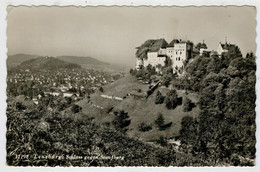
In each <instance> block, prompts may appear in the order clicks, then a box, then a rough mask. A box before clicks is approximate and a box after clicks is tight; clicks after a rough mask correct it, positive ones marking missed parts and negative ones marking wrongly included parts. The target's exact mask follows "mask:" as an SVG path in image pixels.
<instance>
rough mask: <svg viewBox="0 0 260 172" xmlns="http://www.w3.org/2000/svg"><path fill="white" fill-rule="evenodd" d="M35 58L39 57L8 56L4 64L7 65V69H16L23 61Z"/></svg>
mask: <svg viewBox="0 0 260 172" xmlns="http://www.w3.org/2000/svg"><path fill="white" fill-rule="evenodd" d="M37 57H39V56H38V55H30V54H15V55H8V57H7V61H6V63H7V66H8V67H16V66H18V65H20V64H21V63H22V62H24V61H27V60H31V59H35V58H37Z"/></svg>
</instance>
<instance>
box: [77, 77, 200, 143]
mask: <svg viewBox="0 0 260 172" xmlns="http://www.w3.org/2000/svg"><path fill="white" fill-rule="evenodd" d="M139 88H140V89H142V91H145V90H146V89H147V88H148V85H144V84H142V83H141V82H140V81H138V80H136V79H135V78H134V77H132V76H129V75H128V76H126V77H124V78H122V79H120V80H118V81H115V82H114V83H112V84H110V85H107V86H105V87H104V93H102V94H106V95H114V96H118V97H123V96H125V95H126V94H127V93H129V92H131V91H133V90H137V89H139ZM157 90H160V91H161V92H162V94H163V95H166V93H167V92H168V89H167V88H158V89H157ZM157 90H156V91H155V92H154V93H153V94H152V95H151V96H150V97H149V98H148V99H140V98H134V97H132V96H129V97H127V98H126V99H124V100H123V101H118V100H111V99H106V98H102V97H100V94H101V93H99V92H97V93H95V94H93V95H92V97H91V101H92V102H93V104H95V105H99V106H102V107H104V108H105V107H109V106H113V107H114V110H124V111H126V112H128V115H129V117H130V119H131V124H130V125H129V126H128V132H127V134H128V135H129V136H131V137H137V138H140V139H141V140H145V141H152V140H156V139H158V138H159V137H160V136H161V135H163V136H164V137H167V138H171V137H174V136H177V135H178V133H179V129H180V122H181V119H182V118H183V117H184V116H185V115H191V116H196V115H198V114H199V111H200V110H199V108H198V107H195V108H193V110H192V111H191V112H183V110H182V105H180V106H177V107H176V108H175V109H174V110H168V109H167V108H166V107H165V104H160V105H156V104H155V103H154V101H155V96H156V92H157ZM177 92H178V96H179V97H183V98H184V97H185V96H188V97H189V98H190V99H191V100H192V101H193V102H197V100H198V95H196V94H194V93H191V94H188V95H185V94H184V92H183V91H177ZM86 102H87V100H82V101H81V102H79V105H81V106H82V107H83V113H84V114H86V115H87V116H92V117H95V121H96V122H97V123H104V122H107V121H112V120H113V117H114V115H113V114H107V113H106V112H105V110H100V109H98V108H96V107H93V106H91V105H90V104H87V103H86ZM159 113H162V114H163V115H164V118H165V123H168V122H172V123H173V124H172V126H171V127H170V128H168V129H166V130H164V131H159V130H158V129H157V127H156V126H155V124H154V120H155V119H156V118H157V115H158V114H159ZM141 122H145V123H147V124H151V125H152V128H153V129H152V130H150V131H148V132H139V131H138V125H139V124H140V123H141Z"/></svg>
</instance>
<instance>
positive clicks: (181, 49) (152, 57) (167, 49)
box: [136, 39, 236, 74]
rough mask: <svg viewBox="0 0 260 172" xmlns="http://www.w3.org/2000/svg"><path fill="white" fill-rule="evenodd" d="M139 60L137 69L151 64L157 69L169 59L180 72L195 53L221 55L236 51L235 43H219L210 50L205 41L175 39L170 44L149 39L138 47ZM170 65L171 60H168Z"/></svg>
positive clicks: (160, 40)
mask: <svg viewBox="0 0 260 172" xmlns="http://www.w3.org/2000/svg"><path fill="white" fill-rule="evenodd" d="M136 49H137V52H136V56H137V60H136V70H139V69H141V68H143V67H144V68H145V67H147V66H148V65H149V64H150V65H151V66H153V67H155V68H156V70H157V71H159V70H160V67H162V66H165V65H166V63H167V61H169V59H170V61H171V63H170V64H171V66H172V69H173V72H174V73H177V74H180V73H181V71H183V69H184V63H185V62H188V60H189V59H191V58H192V57H194V56H195V55H200V56H202V55H204V56H208V57H210V56H212V55H217V56H219V57H220V56H221V55H222V53H227V52H230V51H235V49H236V45H235V44H228V43H225V44H222V43H219V46H218V48H217V51H212V50H209V49H208V47H207V45H206V44H205V43H204V40H203V43H198V44H197V45H196V46H194V44H193V43H192V42H191V41H189V40H187V41H182V40H181V39H173V40H172V41H171V42H170V43H169V44H168V43H167V42H166V41H165V39H156V40H147V41H146V42H145V43H144V44H142V45H141V46H140V47H137V48H136ZM168 65H169V62H168Z"/></svg>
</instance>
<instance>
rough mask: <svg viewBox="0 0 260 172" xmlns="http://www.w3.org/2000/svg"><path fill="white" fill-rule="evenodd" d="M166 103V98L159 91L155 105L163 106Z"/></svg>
mask: <svg viewBox="0 0 260 172" xmlns="http://www.w3.org/2000/svg"><path fill="white" fill-rule="evenodd" d="M163 101H164V96H163V95H162V93H161V92H160V91H157V93H156V98H155V104H162V103H163Z"/></svg>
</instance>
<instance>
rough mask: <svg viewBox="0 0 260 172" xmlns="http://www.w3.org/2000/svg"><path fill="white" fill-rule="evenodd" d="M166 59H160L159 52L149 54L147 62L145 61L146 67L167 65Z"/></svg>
mask: <svg viewBox="0 0 260 172" xmlns="http://www.w3.org/2000/svg"><path fill="white" fill-rule="evenodd" d="M165 60H166V57H158V52H148V53H147V60H144V67H147V66H148V65H149V64H151V65H152V66H154V67H156V66H157V65H159V64H160V65H162V66H164V65H165Z"/></svg>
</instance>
